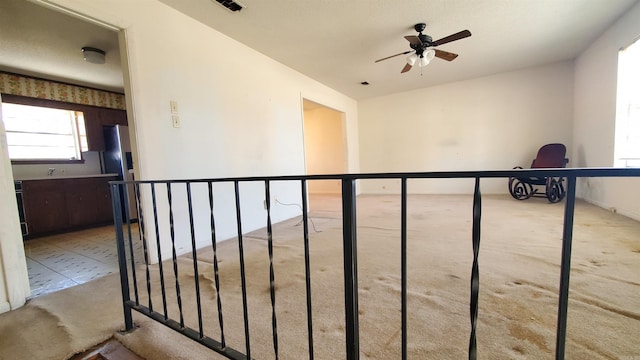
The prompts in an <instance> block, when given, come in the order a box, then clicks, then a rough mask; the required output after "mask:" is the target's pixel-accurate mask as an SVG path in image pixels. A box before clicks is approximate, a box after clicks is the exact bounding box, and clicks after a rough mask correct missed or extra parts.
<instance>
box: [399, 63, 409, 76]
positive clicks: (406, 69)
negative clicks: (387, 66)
mask: <svg viewBox="0 0 640 360" xmlns="http://www.w3.org/2000/svg"><path fill="white" fill-rule="evenodd" d="M409 70H411V65H409V64H405V65H404V67H403V68H402V71H400V73H401V74H403V73H406V72H407V71H409Z"/></svg>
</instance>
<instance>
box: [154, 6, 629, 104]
mask: <svg viewBox="0 0 640 360" xmlns="http://www.w3.org/2000/svg"><path fill="white" fill-rule="evenodd" d="M160 1H162V2H163V3H165V4H168V5H170V6H171V7H173V8H175V9H177V10H178V11H181V12H183V13H185V14H187V15H189V16H191V17H193V18H195V19H197V20H199V21H201V22H202V23H204V24H207V25H209V26H210V27H212V28H214V29H216V30H218V31H220V32H222V33H224V34H226V35H227V36H229V37H231V38H234V39H236V40H238V41H240V42H242V43H244V44H246V45H247V46H249V47H251V48H253V49H255V50H257V51H259V52H261V53H263V54H265V55H267V56H269V57H271V58H273V59H275V60H277V61H280V62H281V63H283V64H285V65H287V66H289V67H291V68H293V69H296V70H298V71H299V72H301V73H303V74H305V75H307V76H309V77H311V78H313V79H315V80H318V81H320V82H321V83H324V84H325V85H327V86H330V87H331V88H334V89H336V90H338V91H340V92H342V93H344V94H346V95H348V96H351V97H353V98H356V99H362V98H368V97H374V96H380V95H385V94H390V93H397V92H401V91H407V90H412V89H418V88H422V87H426V86H431V85H435V84H440V83H445V82H451V81H456V80H462V79H468V78H474V77H479V76H484V75H489V74H494V73H498V72H503V71H509V70H515V69H519V68H524V67H528V66H532V65H538V64H546V63H552V62H556V61H561V60H567V59H573V58H575V57H576V56H577V55H578V54H579V53H580V52H581V51H582V50H584V49H585V48H586V47H587V46H588V45H589V43H590V42H592V41H593V40H595V38H596V37H597V36H599V35H600V34H601V33H602V32H603V31H604V30H605V29H606V28H607V27H608V26H610V25H611V24H612V23H613V22H614V21H615V20H616V19H617V18H618V17H620V16H621V15H622V14H623V13H624V12H625V11H626V10H627V9H629V8H630V7H631V6H632V5H633V4H634V3H635V1H636V0H473V1H469V0H269V1H264V0H240V2H241V3H242V4H244V5H246V9H243V10H241V11H240V12H236V13H232V12H230V11H228V10H226V9H224V8H222V7H221V6H219V5H218V4H216V3H215V2H213V1H212V0H188V1H185V0H160ZM639 21H640V19H639ZM419 22H425V23H426V24H427V28H426V29H425V31H424V33H425V34H428V35H431V36H432V37H433V39H434V40H436V39H439V38H442V37H445V36H448V35H450V34H452V33H455V32H458V31H460V30H464V29H468V30H470V31H471V33H472V34H473V35H472V36H471V37H470V38H466V39H463V40H459V41H456V42H452V43H449V44H445V45H442V46H440V47H438V49H441V50H445V51H449V52H454V53H458V54H459V55H460V56H459V57H458V58H457V59H456V60H454V61H453V62H451V63H449V62H446V61H444V60H440V59H435V60H434V61H432V62H431V64H429V65H428V67H425V68H423V71H422V73H421V72H420V69H419V68H416V67H414V68H413V69H412V70H411V71H409V72H407V73H405V74H400V70H401V69H402V68H403V66H404V64H405V62H406V59H405V58H406V56H398V57H396V58H393V59H389V60H386V61H384V62H380V63H374V61H375V60H377V59H380V58H383V57H386V56H389V55H393V54H397V53H400V52H403V51H406V50H410V48H409V45H408V42H407V41H406V40H405V39H404V38H403V37H404V36H405V35H415V34H416V32H415V31H414V30H413V25H414V24H416V23H419ZM362 81H368V82H369V83H370V85H368V86H363V85H361V84H360V83H361V82H362Z"/></svg>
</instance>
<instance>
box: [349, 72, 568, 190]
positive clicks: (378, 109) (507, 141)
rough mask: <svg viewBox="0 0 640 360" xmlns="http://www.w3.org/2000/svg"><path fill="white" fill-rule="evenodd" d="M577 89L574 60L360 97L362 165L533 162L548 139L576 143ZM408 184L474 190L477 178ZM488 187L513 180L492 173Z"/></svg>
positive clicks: (386, 184)
mask: <svg viewBox="0 0 640 360" xmlns="http://www.w3.org/2000/svg"><path fill="white" fill-rule="evenodd" d="M451 66H455V64H452V65H451ZM572 88H573V67H572V62H570V61H567V62H561V63H556V64H550V65H546V66H541V67H535V68H527V69H523V70H519V71H514V72H508V73H501V74H497V75H491V76H487V77H482V78H477V79H472V80H466V81H460V82H455V83H449V84H445V85H439V86H434V87H429V88H424V89H420V90H415V91H411V92H405V93H398V94H393V95H389V96H384V97H379V98H374V99H368V100H364V101H361V102H360V103H359V114H360V119H359V124H360V154H361V159H360V165H361V169H362V171H363V172H396V171H402V172H404V171H407V172H412V171H442V170H496V169H511V168H512V167H514V166H516V165H520V166H523V167H529V166H530V165H531V160H532V159H533V158H534V157H535V155H536V153H537V150H538V149H539V148H540V146H542V145H543V144H546V143H552V142H560V143H564V144H565V145H567V148H570V147H571V137H572V119H573V105H572V101H573V92H572ZM572 165H573V163H570V164H569V166H572ZM399 187H400V183H399V182H398V181H387V180H379V181H378V180H376V181H373V180H370V181H363V182H362V191H363V192H366V193H398V192H399ZM408 189H409V191H410V192H413V193H449V194H452V193H471V192H472V191H473V181H472V180H458V181H454V180H429V181H412V182H409V188H408ZM482 191H483V193H505V192H507V185H506V180H502V179H498V180H485V181H483V183H482Z"/></svg>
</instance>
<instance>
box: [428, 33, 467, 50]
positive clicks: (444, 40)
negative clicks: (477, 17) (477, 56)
mask: <svg viewBox="0 0 640 360" xmlns="http://www.w3.org/2000/svg"><path fill="white" fill-rule="evenodd" d="M469 36H471V31H469V30H462V31H460V32H457V33H455V34H452V35H449V36H447V37H443V38H442V39H440V40H436V41H434V42H433V46H438V45H442V44H446V43H448V42H452V41H456V40H460V39H464V38H466V37H469Z"/></svg>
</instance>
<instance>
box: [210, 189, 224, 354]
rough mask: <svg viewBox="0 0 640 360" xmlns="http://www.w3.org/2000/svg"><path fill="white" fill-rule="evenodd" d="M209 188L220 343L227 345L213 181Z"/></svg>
mask: <svg viewBox="0 0 640 360" xmlns="http://www.w3.org/2000/svg"><path fill="white" fill-rule="evenodd" d="M208 188H209V210H210V212H211V246H212V247H213V277H214V282H215V285H216V302H217V304H218V323H219V325H220V344H221V345H222V347H223V348H224V347H226V346H227V345H226V342H225V339H224V321H223V318H222V299H221V297H220V274H219V271H218V252H217V249H216V242H217V240H216V225H215V217H214V215H213V186H212V184H211V181H209V182H208Z"/></svg>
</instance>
